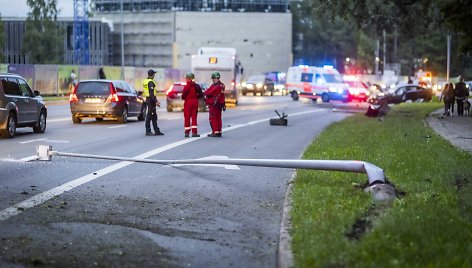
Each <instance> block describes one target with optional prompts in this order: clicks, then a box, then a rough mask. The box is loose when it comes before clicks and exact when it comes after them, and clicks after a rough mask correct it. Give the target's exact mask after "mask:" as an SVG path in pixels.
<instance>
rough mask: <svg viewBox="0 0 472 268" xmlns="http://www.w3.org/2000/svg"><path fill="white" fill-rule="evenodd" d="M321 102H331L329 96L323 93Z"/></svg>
mask: <svg viewBox="0 0 472 268" xmlns="http://www.w3.org/2000/svg"><path fill="white" fill-rule="evenodd" d="M321 100H322V101H323V102H329V95H328V94H327V93H323V95H321Z"/></svg>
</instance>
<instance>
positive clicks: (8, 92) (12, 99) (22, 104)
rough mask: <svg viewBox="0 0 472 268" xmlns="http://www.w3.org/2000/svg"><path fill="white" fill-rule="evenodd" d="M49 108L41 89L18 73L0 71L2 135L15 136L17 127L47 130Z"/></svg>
mask: <svg viewBox="0 0 472 268" xmlns="http://www.w3.org/2000/svg"><path fill="white" fill-rule="evenodd" d="M47 114H48V112H47V108H46V104H45V103H44V100H43V98H42V97H41V96H40V95H39V91H37V90H35V91H33V90H32V89H31V88H30V87H29V85H28V83H26V80H25V79H24V78H23V77H21V76H19V75H16V74H10V73H0V136H1V137H2V138H13V137H14V136H15V133H16V128H19V127H32V128H33V131H34V132H35V133H44V131H46V117H47Z"/></svg>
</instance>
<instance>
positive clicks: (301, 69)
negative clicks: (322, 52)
mask: <svg viewBox="0 0 472 268" xmlns="http://www.w3.org/2000/svg"><path fill="white" fill-rule="evenodd" d="M285 88H286V89H287V90H288V92H289V93H290V94H291V96H292V99H293V100H295V101H296V100H298V98H300V97H301V98H309V99H312V100H317V99H318V98H321V99H322V100H323V102H329V101H330V100H341V101H343V102H348V101H349V86H348V85H347V84H345V83H344V81H343V77H342V76H341V75H340V74H339V72H338V70H336V69H335V68H334V67H333V66H323V67H315V66H307V65H300V66H292V67H290V68H289V69H288V72H287V83H286V85H285Z"/></svg>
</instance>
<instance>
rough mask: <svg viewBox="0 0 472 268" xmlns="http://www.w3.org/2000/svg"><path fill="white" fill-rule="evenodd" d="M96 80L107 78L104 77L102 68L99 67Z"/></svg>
mask: <svg viewBox="0 0 472 268" xmlns="http://www.w3.org/2000/svg"><path fill="white" fill-rule="evenodd" d="M98 79H107V76H106V75H105V70H103V67H100V69H98Z"/></svg>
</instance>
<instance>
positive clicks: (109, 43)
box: [2, 17, 113, 65]
mask: <svg viewBox="0 0 472 268" xmlns="http://www.w3.org/2000/svg"><path fill="white" fill-rule="evenodd" d="M2 21H3V27H4V32H5V37H6V38H5V46H4V49H3V55H4V63H8V64H28V63H29V61H28V55H26V54H24V53H21V48H22V46H23V38H24V35H25V31H26V18H21V17H5V18H2ZM58 24H59V28H61V29H62V30H63V33H64V43H63V45H64V58H63V62H62V63H64V64H75V62H74V47H73V44H74V42H73V37H72V33H73V25H74V21H73V19H72V18H70V19H69V18H60V19H58ZM111 30H112V29H111V28H110V25H109V24H108V23H107V22H103V21H101V20H95V19H92V20H90V22H89V33H90V64H91V65H113V35H112V31H111Z"/></svg>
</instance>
